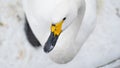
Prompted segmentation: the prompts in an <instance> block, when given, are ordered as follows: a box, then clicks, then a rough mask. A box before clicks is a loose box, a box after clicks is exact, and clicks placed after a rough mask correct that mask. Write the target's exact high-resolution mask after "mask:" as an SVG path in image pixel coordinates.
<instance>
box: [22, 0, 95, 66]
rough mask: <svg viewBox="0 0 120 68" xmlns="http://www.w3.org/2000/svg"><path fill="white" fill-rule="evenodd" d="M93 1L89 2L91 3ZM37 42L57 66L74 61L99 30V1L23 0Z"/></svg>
mask: <svg viewBox="0 0 120 68" xmlns="http://www.w3.org/2000/svg"><path fill="white" fill-rule="evenodd" d="M88 2H89V3H88ZM22 3H23V9H24V12H25V15H26V18H27V20H28V24H29V27H30V28H31V30H32V32H33V34H34V36H35V37H36V39H35V40H37V41H39V43H38V44H33V46H34V45H35V46H38V45H39V46H40V45H41V46H42V48H43V51H44V52H45V53H46V54H47V55H48V56H49V57H50V59H51V60H53V61H54V62H56V63H60V64H64V63H68V62H70V61H71V60H72V59H73V58H74V57H75V56H76V55H77V53H78V52H79V50H80V48H81V46H82V45H83V43H84V42H85V40H87V38H88V37H89V35H90V34H91V32H92V31H93V29H94V27H95V23H96V22H95V20H96V2H95V0H22Z"/></svg>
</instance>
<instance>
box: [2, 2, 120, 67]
mask: <svg viewBox="0 0 120 68" xmlns="http://www.w3.org/2000/svg"><path fill="white" fill-rule="evenodd" d="M97 2H99V4H98V7H97V10H98V11H97V24H96V27H95V29H94V31H93V33H92V34H91V35H90V37H89V38H88V39H87V41H86V42H85V44H84V45H83V47H82V48H81V50H80V51H79V53H78V54H77V56H76V57H75V58H74V59H73V60H72V61H71V62H69V63H67V64H56V63H54V62H53V61H51V60H50V59H49V57H48V56H47V54H45V53H44V52H43V49H42V47H41V48H38V49H35V48H33V47H32V46H31V45H30V43H29V42H28V40H27V39H26V36H25V33H24V12H23V10H22V5H21V3H20V0H0V68H68V67H69V68H120V59H119V58H120V36H119V35H120V30H119V29H120V0H97Z"/></svg>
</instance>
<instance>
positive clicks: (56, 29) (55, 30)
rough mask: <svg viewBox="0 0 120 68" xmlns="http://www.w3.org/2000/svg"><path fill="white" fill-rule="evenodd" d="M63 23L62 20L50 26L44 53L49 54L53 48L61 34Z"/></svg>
mask: <svg viewBox="0 0 120 68" xmlns="http://www.w3.org/2000/svg"><path fill="white" fill-rule="evenodd" d="M63 22H64V20H62V21H60V22H58V23H56V24H52V25H51V33H50V36H49V38H48V40H47V42H46V43H45V46H44V52H46V53H49V52H50V51H51V50H53V48H54V47H55V45H56V42H57V40H58V37H59V35H60V34H61V32H62V24H63Z"/></svg>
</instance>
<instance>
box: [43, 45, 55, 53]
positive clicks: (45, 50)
mask: <svg viewBox="0 0 120 68" xmlns="http://www.w3.org/2000/svg"><path fill="white" fill-rule="evenodd" d="M53 48H54V46H52V45H46V46H45V47H44V52H45V53H49V52H50V51H52V50H53Z"/></svg>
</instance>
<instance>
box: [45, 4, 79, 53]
mask: <svg viewBox="0 0 120 68" xmlns="http://www.w3.org/2000/svg"><path fill="white" fill-rule="evenodd" d="M77 13H78V9H77V7H76V5H74V4H72V5H70V4H69V5H66V4H61V5H60V6H57V8H56V9H55V10H54V13H52V14H53V15H51V16H52V17H51V18H52V19H51V21H52V23H51V25H50V30H49V31H50V35H49V38H48V40H47V41H46V43H45V45H44V51H45V52H46V53H49V52H51V51H52V50H53V49H54V47H55V46H56V43H57V40H58V39H59V36H60V35H61V33H62V32H64V31H65V30H66V29H67V28H68V27H69V26H70V24H71V23H72V21H73V20H75V18H76V17H77Z"/></svg>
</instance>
